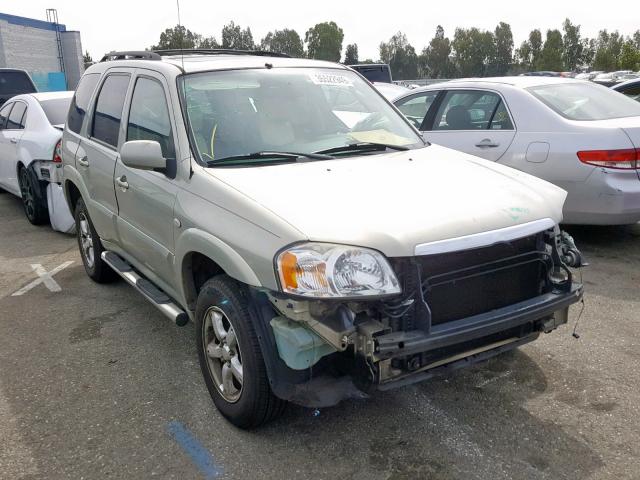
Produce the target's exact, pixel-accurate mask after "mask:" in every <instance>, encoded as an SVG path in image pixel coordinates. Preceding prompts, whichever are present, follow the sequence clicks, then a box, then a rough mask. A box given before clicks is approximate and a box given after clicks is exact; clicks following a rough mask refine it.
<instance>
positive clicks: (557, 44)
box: [536, 29, 565, 72]
mask: <svg viewBox="0 0 640 480" xmlns="http://www.w3.org/2000/svg"><path fill="white" fill-rule="evenodd" d="M536 68H538V70H551V71H553V72H561V71H563V70H564V68H565V67H564V63H563V61H562V34H561V33H560V30H556V29H554V30H547V38H546V39H545V41H544V46H543V47H542V52H541V53H540V59H539V61H538V64H537V66H536Z"/></svg>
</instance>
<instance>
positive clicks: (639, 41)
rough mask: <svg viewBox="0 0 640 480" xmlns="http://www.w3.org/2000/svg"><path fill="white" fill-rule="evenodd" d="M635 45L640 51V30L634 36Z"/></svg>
mask: <svg viewBox="0 0 640 480" xmlns="http://www.w3.org/2000/svg"><path fill="white" fill-rule="evenodd" d="M633 43H635V45H636V48H637V49H638V50H640V30H636V31H635V33H634V34H633Z"/></svg>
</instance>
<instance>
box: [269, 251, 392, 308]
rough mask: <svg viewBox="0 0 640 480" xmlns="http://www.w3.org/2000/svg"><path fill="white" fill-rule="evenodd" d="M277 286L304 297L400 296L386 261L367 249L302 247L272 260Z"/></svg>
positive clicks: (380, 255)
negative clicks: (278, 280) (276, 274)
mask: <svg viewBox="0 0 640 480" xmlns="http://www.w3.org/2000/svg"><path fill="white" fill-rule="evenodd" d="M276 266H277V269H278V276H279V278H280V285H281V286H282V290H283V291H284V292H286V293H291V294H294V295H301V296H305V297H316V298H331V297H334V298H335V297H365V296H376V295H390V294H395V293H400V286H399V284H398V279H397V278H396V276H395V273H394V272H393V270H392V269H391V266H390V265H389V262H387V259H386V258H385V257H384V256H383V255H382V254H381V253H379V252H376V251H375V250H369V249H368V248H361V247H350V246H346V245H334V244H330V243H305V244H302V245H296V246H294V247H291V248H289V249H287V250H284V251H283V252H281V253H280V254H279V255H278V256H277V258H276Z"/></svg>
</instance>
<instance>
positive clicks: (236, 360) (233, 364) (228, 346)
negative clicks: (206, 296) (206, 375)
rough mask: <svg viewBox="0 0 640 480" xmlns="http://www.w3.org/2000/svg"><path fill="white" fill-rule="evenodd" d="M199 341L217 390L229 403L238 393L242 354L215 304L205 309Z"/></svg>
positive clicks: (235, 398) (241, 383) (231, 326)
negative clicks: (200, 340) (201, 343)
mask: <svg viewBox="0 0 640 480" xmlns="http://www.w3.org/2000/svg"><path fill="white" fill-rule="evenodd" d="M203 329H204V331H203V335H202V342H203V347H204V351H205V353H206V355H207V366H208V369H209V372H210V374H211V376H212V377H213V381H214V384H215V386H216V388H217V389H218V392H219V393H220V395H222V397H223V398H224V399H225V400H226V401H227V402H229V403H235V402H236V401H238V399H239V398H240V395H241V394H242V386H243V371H242V355H241V353H240V345H238V337H237V336H236V332H235V330H234V328H233V325H232V324H231V321H230V320H229V318H228V317H227V315H226V314H225V313H224V311H222V310H221V309H220V308H219V307H211V308H209V310H207V311H206V313H205V317H204V322H203Z"/></svg>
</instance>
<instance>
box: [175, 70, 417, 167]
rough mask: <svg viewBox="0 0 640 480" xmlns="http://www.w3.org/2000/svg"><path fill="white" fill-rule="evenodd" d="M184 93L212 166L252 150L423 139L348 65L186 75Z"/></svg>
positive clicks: (413, 143) (403, 143)
mask: <svg viewBox="0 0 640 480" xmlns="http://www.w3.org/2000/svg"><path fill="white" fill-rule="evenodd" d="M182 94H183V95H184V100H185V102H184V103H185V106H186V111H187V116H188V121H189V126H190V129H191V132H190V133H191V139H192V142H193V143H194V144H195V145H194V148H195V150H197V153H198V155H199V157H200V160H202V161H203V162H207V163H209V164H210V165H212V164H215V161H216V160H219V159H223V158H228V157H236V156H240V155H250V154H252V153H253V152H265V151H271V152H274V151H278V152H279V151H288V152H301V153H303V154H311V153H313V152H319V151H323V150H329V149H334V148H338V147H344V146H347V145H353V144H358V143H367V142H372V143H377V144H387V145H391V146H398V147H408V148H413V147H422V146H424V145H425V144H424V142H423V140H422V139H421V137H420V136H419V135H418V134H417V133H416V132H415V131H414V130H413V129H412V128H411V127H410V126H409V124H408V123H407V122H406V121H405V120H404V118H403V117H402V116H401V115H399V114H398V113H397V112H396V111H395V110H394V109H393V108H392V107H391V106H390V105H389V104H388V103H386V102H385V101H384V100H383V99H382V98H381V97H380V96H379V95H378V94H377V93H376V91H375V90H374V89H373V88H372V87H371V85H369V84H368V83H367V82H365V81H364V80H362V79H361V78H360V77H359V76H358V75H357V74H356V73H354V72H352V71H348V70H338V69H325V68H321V69H316V68H273V69H260V70H257V69H249V70H231V71H218V72H203V73H195V74H190V75H186V76H184V77H183V84H182ZM351 154H358V151H355V152H351Z"/></svg>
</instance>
